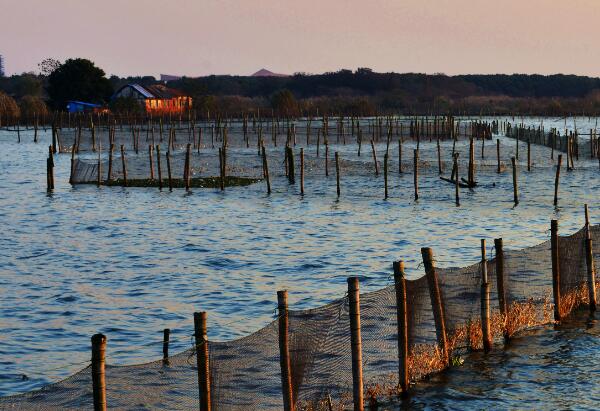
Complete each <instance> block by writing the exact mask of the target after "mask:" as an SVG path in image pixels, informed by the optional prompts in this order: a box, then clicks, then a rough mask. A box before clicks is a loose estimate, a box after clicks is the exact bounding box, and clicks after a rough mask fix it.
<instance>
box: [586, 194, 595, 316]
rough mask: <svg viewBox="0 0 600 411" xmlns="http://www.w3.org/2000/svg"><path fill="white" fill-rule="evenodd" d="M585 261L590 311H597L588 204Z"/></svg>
mask: <svg viewBox="0 0 600 411" xmlns="http://www.w3.org/2000/svg"><path fill="white" fill-rule="evenodd" d="M585 227H586V236H585V237H586V238H585V262H586V268H587V283H588V297H589V305H590V312H594V311H596V267H595V265H594V249H593V247H592V233H591V232H590V217H589V212H588V205H587V204H586V205H585Z"/></svg>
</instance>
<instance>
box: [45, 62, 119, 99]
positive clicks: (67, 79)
mask: <svg viewBox="0 0 600 411" xmlns="http://www.w3.org/2000/svg"><path fill="white" fill-rule="evenodd" d="M112 93H113V88H112V84H111V82H110V81H109V80H108V79H107V78H106V76H105V73H104V70H102V69H101V68H98V67H96V66H95V65H94V63H93V62H91V61H90V60H86V59H69V60H67V61H65V62H64V63H63V64H61V65H60V66H59V67H58V68H57V69H56V70H54V71H53V72H52V73H51V74H50V75H49V76H48V96H49V97H50V101H51V103H52V106H53V107H54V108H55V109H59V110H60V109H63V108H64V107H65V105H66V104H67V101H69V100H81V101H85V102H90V103H104V102H106V101H108V99H109V98H110V96H111V95H112Z"/></svg>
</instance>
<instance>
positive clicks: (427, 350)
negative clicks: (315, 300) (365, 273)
mask: <svg viewBox="0 0 600 411" xmlns="http://www.w3.org/2000/svg"><path fill="white" fill-rule="evenodd" d="M587 232H588V230H587V229H586V228H585V227H584V228H583V229H581V230H579V231H578V232H576V233H575V234H573V235H570V236H564V237H559V241H558V249H559V269H560V275H561V277H560V287H561V293H562V300H561V306H562V309H563V313H562V314H563V315H568V314H569V312H570V311H571V310H574V309H576V308H577V307H578V306H579V305H583V304H586V303H587V302H588V300H587V288H588V286H589V284H588V272H587V265H586V248H585V241H584V240H585V239H586V234H587ZM589 233H590V236H591V238H592V241H593V243H595V244H599V242H600V225H597V226H591V227H590V228H589ZM502 256H503V261H504V263H503V264H500V265H499V266H500V267H503V271H504V283H503V285H504V290H505V295H506V307H507V308H506V315H503V314H501V312H500V311H499V301H500V300H499V293H498V288H497V284H498V278H499V276H498V275H497V272H496V266H497V262H498V261H502V260H498V258H500V256H499V255H496V256H492V257H493V258H491V259H490V260H488V261H487V268H488V275H489V283H490V286H491V291H490V296H491V301H490V302H491V306H490V309H491V332H492V338H493V341H494V342H496V343H499V342H501V341H502V339H503V337H504V336H505V335H512V334H514V333H516V332H518V331H520V330H523V329H526V328H529V327H532V326H538V325H541V324H545V323H549V322H552V320H553V319H552V310H553V304H552V303H551V300H552V298H551V297H552V259H551V250H550V241H546V242H544V243H542V244H539V245H536V246H533V247H529V248H526V249H521V250H507V251H504V252H503V253H502ZM593 258H594V260H595V263H596V264H598V262H599V261H600V253H598V252H596V253H595V254H593ZM482 264H483V262H481V263H478V264H473V265H470V266H467V267H462V268H437V276H438V283H439V289H440V293H441V301H442V306H443V311H444V317H445V324H446V330H447V338H448V351H449V353H450V358H451V359H455V358H458V357H460V356H461V355H464V354H465V353H468V352H469V351H471V350H477V349H481V347H482V336H481V320H480V318H481V317H480V313H481V312H480V309H481V305H480V304H481V285H482V280H481V278H482V275H481V271H482ZM596 286H597V285H596ZM406 296H407V300H406V301H407V307H408V313H407V318H408V321H407V326H408V340H409V357H408V359H407V360H408V367H409V376H410V379H411V380H412V381H418V380H419V379H422V378H423V377H424V376H426V375H428V374H431V373H433V372H436V371H439V370H441V369H443V368H445V367H446V366H447V364H446V363H445V362H444V361H443V358H442V356H441V354H440V349H439V345H438V339H437V333H436V324H435V321H434V316H433V313H432V302H431V299H430V290H429V284H428V281H427V278H426V277H425V276H423V277H421V278H418V279H409V280H406ZM360 310H361V314H360V315H361V323H362V355H363V369H364V388H365V392H366V398H367V400H368V401H370V402H374V401H375V402H376V401H378V399H379V400H382V398H385V397H386V396H394V395H395V394H397V393H398V388H397V385H398V356H399V354H398V345H397V341H398V340H397V339H398V324H397V317H396V314H397V309H396V295H395V286H394V285H390V286H387V287H385V288H382V289H379V290H376V291H373V292H368V293H364V294H362V295H361V296H360ZM287 318H288V321H289V326H288V327H289V352H290V357H291V359H290V371H291V380H292V392H293V400H294V402H295V403H296V406H297V409H304V410H330V409H344V407H346V409H347V407H350V406H351V404H352V354H351V336H350V319H349V300H348V297H346V296H345V297H343V298H340V299H337V300H335V301H333V302H331V303H329V304H327V305H325V306H322V307H317V308H314V309H308V310H290V311H289V312H288V313H287ZM278 324H279V318H276V319H275V320H274V321H273V322H271V323H270V324H268V325H266V326H265V327H264V328H262V329H260V330H258V331H256V332H255V333H253V334H251V335H248V336H246V337H243V338H240V339H237V340H233V341H227V342H213V341H209V342H208V350H209V364H210V385H211V391H210V392H211V402H212V406H213V409H217V410H269V409H274V410H275V409H282V407H283V399H282V379H281V372H280V351H279V345H278V342H279V328H278ZM190 339H191V334H190ZM452 362H453V361H452ZM196 364H197V358H196V350H195V349H194V348H193V346H192V348H190V349H188V350H186V351H184V352H181V353H179V354H176V355H173V356H171V357H169V358H168V360H158V361H154V362H150V363H146V364H140V365H131V366H107V368H106V384H107V403H108V406H109V408H115V409H136V410H142V409H171V410H174V409H193V408H198V406H199V401H198V369H197V366H196ZM82 408H88V409H89V408H92V382H91V369H90V367H89V366H88V367H86V368H85V369H83V370H81V371H80V372H78V373H76V374H74V375H72V376H70V377H68V378H66V379H65V380H63V381H60V382H57V383H55V384H51V385H49V386H47V387H44V388H42V389H41V390H38V391H33V392H28V393H24V394H20V395H14V396H9V397H3V398H0V409H37V410H54V409H82Z"/></svg>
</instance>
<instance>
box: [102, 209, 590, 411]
mask: <svg viewBox="0 0 600 411" xmlns="http://www.w3.org/2000/svg"><path fill="white" fill-rule="evenodd" d="M585 216H586V217H585V229H586V237H585V255H586V267H587V282H588V297H589V308H590V310H591V311H592V312H593V311H595V310H596V289H595V284H596V280H595V267H594V256H593V249H592V239H591V233H590V223H589V214H588V207H587V205H586V206H585ZM559 243H560V237H559V235H558V222H557V221H556V220H552V221H551V257H552V288H553V299H554V319H555V321H561V320H562V311H561V289H560V269H559V262H560V258H561V256H560V252H559ZM494 248H495V250H496V258H495V267H496V280H497V289H498V302H499V310H500V313H501V315H502V316H503V318H504V328H503V329H504V331H503V337H504V340H505V341H507V340H508V339H509V334H508V331H507V323H506V321H507V320H506V318H507V314H508V308H509V301H508V300H507V296H506V289H507V287H506V281H507V279H506V273H505V264H504V247H503V241H502V239H501V238H498V239H495V240H494ZM421 255H422V258H423V265H424V267H425V275H426V277H427V283H428V289H429V295H430V299H431V304H432V312H433V318H434V322H435V328H436V338H437V344H438V348H439V349H440V352H441V354H442V360H443V363H444V364H445V366H446V367H448V366H449V360H450V355H451V353H450V350H449V348H448V335H447V334H448V333H447V328H446V318H445V312H444V304H443V299H442V293H441V290H440V286H439V281H438V276H437V273H436V267H435V264H434V258H433V251H432V250H431V248H422V249H421ZM487 264H488V260H487V256H486V241H485V239H482V240H481V331H482V345H483V350H484V352H486V353H487V352H489V351H491V350H492V347H493V338H492V332H491V325H490V280H489V278H488V271H487ZM393 269H394V284H395V293H396V319H397V343H398V381H399V383H398V386H399V388H400V390H401V391H400V392H401V393H402V395H406V394H407V392H408V391H409V386H410V385H409V384H410V381H409V366H408V359H409V356H410V349H409V346H410V343H409V338H408V335H409V328H410V327H411V326H413V324H410V323H409V320H408V308H407V301H408V298H407V287H406V279H405V271H404V262H403V261H396V262H394V264H393ZM347 282H348V304H349V320H350V324H349V330H350V337H351V341H350V343H351V353H352V381H353V403H354V410H357V411H362V410H364V402H365V400H364V383H363V360H362V337H361V320H360V318H361V317H360V293H359V291H360V288H359V279H358V277H350V278H348V281H347ZM277 307H278V314H279V315H278V334H279V360H280V367H281V385H282V396H283V405H284V411H293V410H295V409H296V404H295V401H294V398H293V395H292V371H291V356H290V338H289V326H288V325H289V319H288V294H287V291H285V290H283V291H278V292H277ZM163 335H164V337H163V360H164V361H165V362H166V363H168V357H169V348H168V346H169V335H170V330H169V329H165V330H164V334H163ZM194 337H195V347H196V354H197V355H196V360H197V364H196V365H197V372H198V398H199V404H200V405H199V408H200V411H210V410H211V409H212V404H211V386H210V384H211V381H210V361H209V341H208V337H207V314H206V312H196V313H194ZM106 341H107V339H106V337H105V336H104V335H102V334H95V335H94V336H93V337H92V385H93V399H94V410H96V411H104V410H106V409H107V401H106V387H107V383H106V378H105V353H106ZM324 388H326V387H324Z"/></svg>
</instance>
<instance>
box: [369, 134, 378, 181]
mask: <svg viewBox="0 0 600 411" xmlns="http://www.w3.org/2000/svg"><path fill="white" fill-rule="evenodd" d="M371 150H372V151H373V163H374V164H375V175H376V176H378V175H379V164H378V163H377V152H376V151H375V143H374V142H373V140H371Z"/></svg>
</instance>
